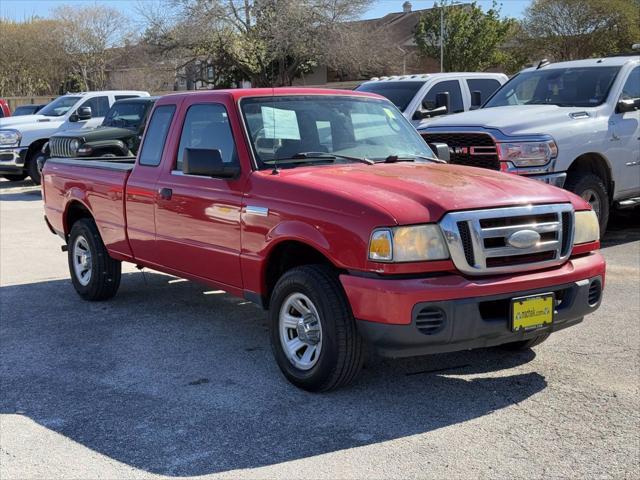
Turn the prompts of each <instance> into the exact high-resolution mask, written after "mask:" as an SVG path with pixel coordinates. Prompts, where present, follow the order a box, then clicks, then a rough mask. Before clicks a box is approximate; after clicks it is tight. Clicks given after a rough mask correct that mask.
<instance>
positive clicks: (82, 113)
mask: <svg viewBox="0 0 640 480" xmlns="http://www.w3.org/2000/svg"><path fill="white" fill-rule="evenodd" d="M91 116H92V114H91V107H80V108H78V110H76V113H74V114H73V115H71V116H70V117H69V121H70V122H79V121H81V120H89V119H90V118H91Z"/></svg>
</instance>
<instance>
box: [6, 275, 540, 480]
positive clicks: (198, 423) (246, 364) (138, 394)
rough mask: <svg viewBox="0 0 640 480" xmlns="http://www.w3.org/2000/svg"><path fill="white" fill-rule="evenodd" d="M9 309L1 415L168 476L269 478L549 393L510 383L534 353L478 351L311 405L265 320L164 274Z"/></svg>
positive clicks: (403, 366)
mask: <svg viewBox="0 0 640 480" xmlns="http://www.w3.org/2000/svg"><path fill="white" fill-rule="evenodd" d="M27 298H28V299H29V300H28V303H25V299H27ZM0 302H1V304H2V321H1V324H0V338H1V340H2V349H1V350H0V391H2V395H1V396H0V413H16V412H20V413H22V414H24V415H26V416H28V417H30V418H32V419H34V420H35V421H36V422H38V423H39V424H41V425H43V426H45V427H47V428H49V429H51V430H53V431H56V432H58V433H61V434H63V435H65V436H67V437H68V438H70V439H72V440H74V441H76V442H78V443H80V444H82V445H84V446H86V447H88V448H90V449H92V450H95V451H97V452H99V453H101V454H104V455H107V456H109V457H111V458H113V459H115V460H117V461H119V462H123V463H125V464H128V465H130V466H132V467H135V468H138V469H142V470H145V471H148V472H153V473H158V474H164V475H175V476H191V475H202V474H207V473H214V472H223V471H229V470H233V469H242V468H253V467H260V466H265V465H271V464H276V463H280V462H286V461H289V460H294V459H298V458H304V457H310V456H314V455H320V454H323V453H327V452H332V451H336V450H342V449H348V448H353V447H358V446H362V445H368V444H373V443H378V442H383V441H386V440H390V439H395V438H400V437H405V436H409V435H414V434H419V433H423V432H428V431H430V430H434V429H438V428H442V427H446V426H449V425H453V424H457V423H460V422H465V421H467V420H470V419H473V418H477V417H480V416H483V415H487V414H489V413H491V412H493V411H496V410H499V409H501V408H504V407H508V406H510V405H514V404H517V403H519V402H521V401H523V400H524V399H526V398H528V397H530V396H532V395H534V394H535V393H537V392H540V391H541V390H543V389H544V388H545V387H546V382H545V379H544V377H543V376H541V375H539V374H538V373H535V372H532V373H523V374H516V375H513V374H511V375H510V374H508V372H503V371H502V370H504V369H508V368H511V367H515V366H518V365H521V364H524V363H526V362H529V361H530V360H532V359H533V358H534V356H535V354H534V353H533V352H532V351H526V352H522V353H518V354H507V353H504V352H502V351H498V350H479V351H470V352H461V353H456V354H446V355H439V356H433V357H422V358H417V359H406V360H398V361H382V362H378V363H376V364H375V365H374V366H372V367H370V368H368V369H366V370H365V371H363V373H362V375H361V377H360V378H359V380H358V381H357V383H356V384H354V385H353V386H351V387H348V388H345V389H343V390H339V391H337V392H333V393H329V394H319V395H318V394H316V395H314V394H309V393H306V392H303V391H300V390H297V389H296V388H294V387H292V386H291V385H289V384H288V383H287V382H286V381H285V380H284V378H283V377H282V375H281V374H280V372H279V370H278V369H277V366H276V364H275V361H274V360H273V359H272V357H271V352H270V347H269V339H268V334H267V323H266V315H265V314H264V312H262V311H261V310H260V309H258V308H257V307H255V306H254V305H252V304H250V303H248V302H245V301H243V300H239V299H237V298H234V297H231V296H229V295H226V294H224V293H220V292H207V294H203V287H201V286H197V285H195V284H192V283H190V282H183V281H180V280H175V279H173V277H168V276H165V275H161V274H155V273H145V274H141V273H135V274H127V275H124V276H123V281H122V286H121V287H120V292H119V294H118V296H117V297H116V298H115V299H113V300H111V301H109V302H100V303H89V302H84V301H82V300H80V299H79V297H78V296H77V295H76V294H75V292H74V290H73V288H72V286H71V283H70V281H68V280H57V281H49V282H42V283H33V284H27V285H17V286H7V287H3V288H2V289H1V290H0ZM494 372H496V373H495V374H494ZM463 374H464V375H468V374H479V375H480V376H478V377H475V378H471V379H465V378H459V377H458V376H459V375H463Z"/></svg>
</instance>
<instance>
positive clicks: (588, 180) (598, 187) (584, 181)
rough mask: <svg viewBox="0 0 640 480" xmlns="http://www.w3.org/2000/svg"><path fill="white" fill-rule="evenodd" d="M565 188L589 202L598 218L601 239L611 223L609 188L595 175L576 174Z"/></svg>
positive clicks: (569, 179) (570, 178)
mask: <svg viewBox="0 0 640 480" xmlns="http://www.w3.org/2000/svg"><path fill="white" fill-rule="evenodd" d="M564 188H566V189H567V190H569V191H571V192H573V193H575V194H576V195H578V196H579V197H582V198H583V199H584V200H586V201H587V203H588V204H589V205H591V208H592V209H593V211H594V212H595V214H596V215H597V217H598V223H599V224H600V237H602V236H603V235H604V232H605V231H606V230H607V223H608V222H609V195H608V194H607V187H605V185H604V183H603V182H602V180H601V179H600V177H598V176H597V175H594V174H593V173H576V174H574V175H572V176H570V177H569V178H568V179H567V182H566V183H565V185H564Z"/></svg>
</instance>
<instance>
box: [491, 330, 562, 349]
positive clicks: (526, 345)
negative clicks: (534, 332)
mask: <svg viewBox="0 0 640 480" xmlns="http://www.w3.org/2000/svg"><path fill="white" fill-rule="evenodd" d="M549 335H551V334H550V333H543V334H542V335H538V336H537V337H533V338H530V339H529V340H521V341H519V342H511V343H504V344H502V345H499V347H500V348H501V349H503V350H512V351H513V350H528V349H530V348H533V347H535V346H536V345H540V344H541V343H542V342H544V341H545V340H546V339H547V338H549Z"/></svg>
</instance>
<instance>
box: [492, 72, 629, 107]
mask: <svg viewBox="0 0 640 480" xmlns="http://www.w3.org/2000/svg"><path fill="white" fill-rule="evenodd" d="M619 70H620V67H583V68H552V69H548V70H547V69H544V68H543V69H540V70H531V71H527V72H522V73H520V74H518V75H516V76H515V77H513V78H512V79H511V80H509V82H507V83H506V84H504V85H503V86H502V88H500V90H498V91H497V92H496V94H495V95H494V96H493V97H492V98H491V99H489V101H488V102H487V103H486V105H484V107H483V108H491V107H504V106H508V105H547V104H549V105H558V106H559V107H595V106H598V105H600V104H601V103H602V102H604V101H605V100H606V98H607V95H608V94H609V89H610V88H611V85H612V84H613V81H614V80H615V78H616V75H617V74H618V71H619Z"/></svg>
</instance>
